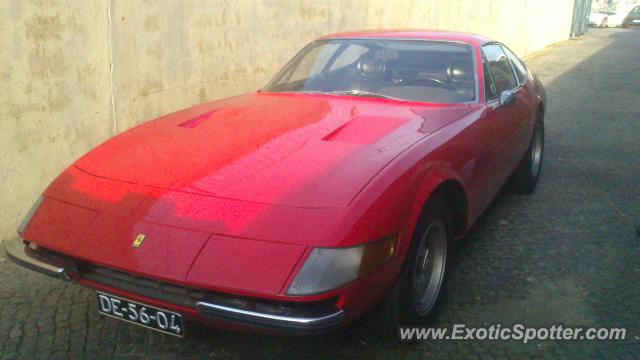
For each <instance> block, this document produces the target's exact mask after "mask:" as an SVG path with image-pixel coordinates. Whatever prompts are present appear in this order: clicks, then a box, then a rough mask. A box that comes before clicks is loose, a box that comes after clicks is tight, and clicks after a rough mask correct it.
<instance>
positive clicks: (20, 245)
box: [6, 239, 77, 280]
mask: <svg viewBox="0 0 640 360" xmlns="http://www.w3.org/2000/svg"><path fill="white" fill-rule="evenodd" d="M6 250H7V256H8V257H9V259H10V260H11V261H13V262H15V263H16V264H18V265H21V266H24V267H26V268H28V269H31V270H34V271H37V272H39V273H42V274H45V275H49V276H53V277H55V278H58V279H62V280H72V278H73V276H72V274H74V273H77V270H76V268H75V266H74V265H73V264H72V263H70V262H68V261H66V260H64V259H62V258H60V257H59V256H56V255H55V254H52V253H50V252H49V251H46V250H43V249H39V248H37V246H34V245H31V246H30V245H25V243H24V242H23V241H22V239H14V240H9V242H8V243H7V245H6Z"/></svg>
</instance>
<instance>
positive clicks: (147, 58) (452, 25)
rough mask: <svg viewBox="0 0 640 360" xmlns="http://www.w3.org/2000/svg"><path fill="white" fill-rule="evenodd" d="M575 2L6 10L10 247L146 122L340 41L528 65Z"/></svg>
mask: <svg viewBox="0 0 640 360" xmlns="http://www.w3.org/2000/svg"><path fill="white" fill-rule="evenodd" d="M572 9H573V0H483V1H477V0H450V1H446V0H397V1H389V0H358V1H356V0H317V1H313V0H306V1H305V0H228V1H227V0H212V1H204V0H202V1H197V0H192V1H186V0H185V1H171V0H163V1H161V0H156V1H139V0H122V1H120V0H82V1H71V0H70V1H55V0H51V1H47V0H38V1H36V0H34V1H22V0H13V1H12V0H5V1H0V30H1V31H0V45H1V47H0V49H2V50H1V51H0V54H1V55H0V79H1V81H2V83H1V85H2V86H0V179H2V180H1V181H0V196H1V198H0V199H1V200H0V239H2V240H4V239H8V238H10V237H12V236H14V234H15V228H16V225H17V223H18V222H19V221H20V218H21V217H22V215H23V214H24V213H25V212H26V211H27V210H28V208H29V207H30V206H31V203H32V202H33V201H34V199H35V198H36V197H37V196H38V194H39V193H40V192H41V191H42V190H43V189H44V187H45V186H46V185H47V184H48V183H49V182H50V181H51V180H53V178H54V177H55V176H56V175H57V174H58V173H59V172H60V171H61V170H62V169H63V168H64V167H66V166H67V165H68V164H69V163H71V162H72V161H73V160H74V159H76V158H78V157H79V156H80V155H82V154H83V153H84V152H86V151H87V150H89V149H91V148H92V147H93V146H95V145H96V144H98V143H99V142H101V141H103V140H105V139H107V138H109V137H111V136H113V135H115V134H117V133H119V132H121V131H123V130H126V129H127V128H129V127H131V126H133V125H135V124H138V123H140V122H142V121H145V120H148V119H150V118H153V117H156V116H159V115H161V114H164V113H168V112H172V111H175V110H179V109H181V108H185V107H188V106H191V105H195V104H198V103H202V102H206V101H210V100H214V99H217V98H221V97H226V96H231V95H236V94H240V93H242V92H246V91H251V90H255V89H258V88H260V87H261V86H262V85H264V84H265V83H266V82H267V81H268V79H269V78H270V77H271V76H272V75H273V74H274V73H275V72H276V71H277V69H278V68H279V67H280V66H282V65H283V64H284V63H285V62H286V61H287V60H288V59H289V58H290V57H291V56H293V55H294V54H295V52H296V51H297V50H298V49H300V48H301V47H302V46H304V45H305V44H306V43H308V42H309V41H311V40H313V39H314V38H316V37H318V36H320V35H323V34H326V33H331V32H337V31H343V30H353V29H363V28H394V27H395V28H398V27H400V28H435V29H451V30H461V31H469V32H477V33H481V34H484V35H488V36H491V37H494V38H496V39H498V40H501V41H503V42H505V43H506V44H508V45H509V46H510V47H511V48H512V49H514V50H515V51H516V52H518V53H519V54H521V55H524V54H527V53H530V52H532V51H536V50H539V49H542V48H543V47H545V46H546V45H549V44H551V43H554V42H557V41H560V40H564V39H566V38H567V37H568V35H569V29H570V25H571V24H570V23H571V15H572Z"/></svg>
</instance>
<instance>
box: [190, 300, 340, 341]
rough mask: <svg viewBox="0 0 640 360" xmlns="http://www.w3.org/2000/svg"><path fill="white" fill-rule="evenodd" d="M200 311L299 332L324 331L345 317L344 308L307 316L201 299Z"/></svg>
mask: <svg viewBox="0 0 640 360" xmlns="http://www.w3.org/2000/svg"><path fill="white" fill-rule="evenodd" d="M196 309H197V310H198V313H200V314H201V315H205V316H209V317H212V318H216V319H220V320H224V321H228V322H233V323H238V324H241V325H247V326H251V327H260V328H264V329H269V330H276V331H282V332H292V333H298V334H313V333H322V332H326V331H329V330H333V329H335V328H337V327H338V326H340V324H341V323H342V320H343V319H344V310H339V309H333V310H331V311H330V312H327V313H324V314H316V315H307V316H284V315H277V314H268V313H264V312H258V311H251V310H243V309H238V308H234V307H229V306H224V305H219V304H213V303H210V302H206V301H199V302H198V303H197V305H196Z"/></svg>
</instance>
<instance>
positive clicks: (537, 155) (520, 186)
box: [508, 114, 544, 194]
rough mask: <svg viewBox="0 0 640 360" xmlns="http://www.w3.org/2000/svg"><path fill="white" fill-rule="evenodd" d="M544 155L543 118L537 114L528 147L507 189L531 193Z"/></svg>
mask: <svg viewBox="0 0 640 360" xmlns="http://www.w3.org/2000/svg"><path fill="white" fill-rule="evenodd" d="M543 155H544V120H543V117H542V114H539V116H538V120H537V121H536V123H535V125H534V129H533V135H532V136H531V142H530V143H529V148H528V149H527V152H525V154H524V157H523V158H522V160H520V163H519V165H518V167H517V169H516V171H515V173H514V174H513V175H512V176H511V179H509V183H508V189H509V191H511V192H513V193H516V194H531V193H532V192H533V191H534V190H535V189H536V185H537V184H538V179H539V178H540V171H541V170H542V159H543Z"/></svg>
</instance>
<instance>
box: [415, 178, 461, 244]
mask: <svg viewBox="0 0 640 360" xmlns="http://www.w3.org/2000/svg"><path fill="white" fill-rule="evenodd" d="M434 196H441V197H442V198H444V200H446V201H447V203H448V205H449V208H450V210H451V220H452V228H453V235H454V237H456V238H459V237H462V236H463V235H464V233H465V232H466V230H467V228H468V225H469V205H470V204H469V197H468V191H467V189H466V187H465V185H464V183H463V181H462V180H461V179H460V177H459V176H457V175H456V174H455V173H454V172H453V170H450V169H447V170H442V169H440V170H437V171H432V172H430V173H429V174H428V175H427V178H426V179H425V181H423V184H422V186H421V188H420V191H419V195H418V196H417V197H416V201H415V204H414V207H413V211H412V219H411V233H413V232H414V231H415V228H416V225H417V223H418V221H420V219H421V218H422V217H423V216H424V211H425V208H426V205H427V202H428V201H429V200H430V199H432V198H433V197H434Z"/></svg>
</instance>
